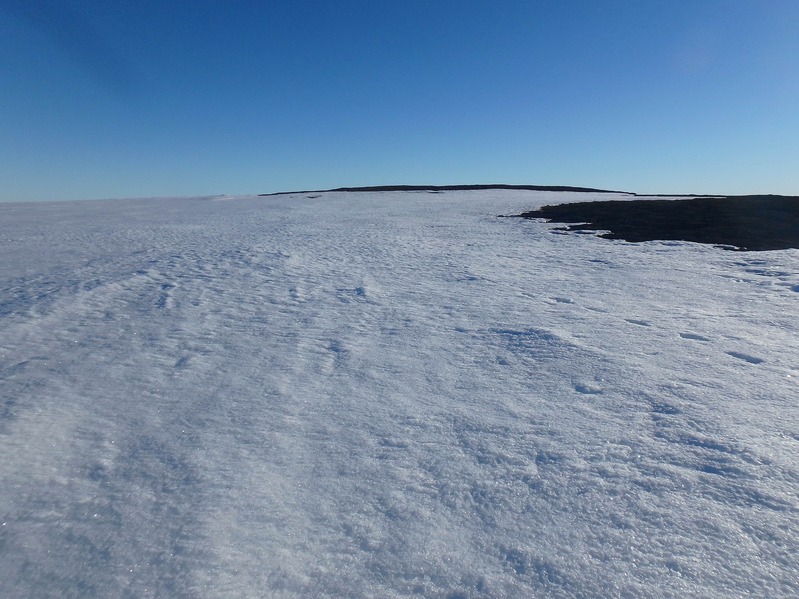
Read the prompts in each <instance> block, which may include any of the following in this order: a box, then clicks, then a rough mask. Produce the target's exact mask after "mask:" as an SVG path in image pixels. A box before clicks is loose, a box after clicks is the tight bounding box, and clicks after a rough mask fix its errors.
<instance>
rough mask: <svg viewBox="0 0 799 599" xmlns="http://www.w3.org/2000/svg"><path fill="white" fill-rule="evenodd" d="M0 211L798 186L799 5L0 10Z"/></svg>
mask: <svg viewBox="0 0 799 599" xmlns="http://www.w3.org/2000/svg"><path fill="white" fill-rule="evenodd" d="M0 80H2V84H0V85H2V87H1V88H0V89H2V93H0V182H1V183H0V201H15V200H21V201H24V200H58V199H91V198H107V197H134V196H166V195H210V194H223V193H228V194H238V193H261V192H273V191H283V190H295V189H316V188H328V187H337V186H343V185H353V186H354V185H380V184H423V183H425V184H427V183H430V184H459V183H500V182H501V183H529V184H540V185H578V186H591V187H602V188H609V189H621V190H628V191H637V192H642V193H730V194H732V193H756V192H762V193H783V194H796V195H799V176H797V173H799V2H797V1H796V0H761V1H755V0H692V1H688V0H685V1H682V0H663V1H660V0H658V1H654V0H652V1H646V0H609V1H604V2H603V1H601V0H584V1H583V0H547V1H536V0H524V1H505V2H503V1H501V0H494V1H480V2H472V1H468V0H460V1H444V0H425V1H416V0H404V1H402V2H400V1H392V2H388V1H385V2H384V1H380V0H371V1H367V0H364V1H351V0H342V1H336V2H319V1H316V2H306V1H304V0H292V1H291V2H243V1H235V0H233V1H231V0H227V1H224V2H222V1H219V2H216V1H207V2H183V1H173V2H169V1H165V0H159V1H154V0H137V1H136V2H120V1H109V2H104V1H98V0H73V1H70V2H66V1H59V0H0Z"/></svg>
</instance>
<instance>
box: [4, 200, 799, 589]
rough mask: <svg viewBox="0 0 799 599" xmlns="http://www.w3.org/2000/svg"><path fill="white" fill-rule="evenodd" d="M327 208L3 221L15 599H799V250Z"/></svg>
mask: <svg viewBox="0 0 799 599" xmlns="http://www.w3.org/2000/svg"><path fill="white" fill-rule="evenodd" d="M314 195H317V197H308V195H307V194H297V195H287V196H276V197H224V198H219V197H214V198H184V199H163V200H118V201H109V202H70V203H57V204H3V205H0V401H1V402H2V403H0V596H2V597H4V598H7V599H12V598H29V597H37V598H48V597H70V598H71V597H75V598H78V597H80V598H87V597H102V598H113V597H131V598H134V597H135V598H146V597H170V598H171V597H174V598H183V597H190V598H245V597H247V598H249V597H412V596H423V597H445V598H449V599H455V598H461V597H585V598H589V597H592V598H593V597H743V596H753V597H754V596H757V597H796V596H797V595H799V499H798V498H799V408H798V407H797V398H799V386H798V385H797V381H799V321H797V308H798V307H799V293H798V292H799V251H796V250H786V251H773V252H732V251H725V250H722V249H718V248H714V247H711V246H706V245H700V244H694V243H682V242H649V243H642V244H631V243H626V242H622V241H608V240H604V239H599V238H597V237H596V236H594V235H593V234H574V233H569V234H563V233H562V232H561V233H558V232H556V231H553V225H551V224H548V223H544V222H539V221H530V220H522V219H509V218H497V215H500V214H515V213H519V212H522V211H525V210H531V209H534V208H537V207H539V206H541V205H544V204H552V203H562V202H564V201H584V200H590V199H595V200H605V199H612V198H615V199H624V198H625V197H627V196H610V197H609V196H608V195H607V194H591V193H542V192H529V191H508V190H501V191H463V192H447V193H435V194H434V193H424V192H421V193H409V192H391V193H389V192H384V193H322V194H314Z"/></svg>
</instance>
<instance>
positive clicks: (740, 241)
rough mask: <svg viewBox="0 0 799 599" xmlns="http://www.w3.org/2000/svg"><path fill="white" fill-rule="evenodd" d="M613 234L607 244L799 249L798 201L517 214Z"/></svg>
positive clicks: (643, 204)
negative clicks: (680, 243) (668, 242)
mask: <svg viewBox="0 0 799 599" xmlns="http://www.w3.org/2000/svg"><path fill="white" fill-rule="evenodd" d="M517 216H519V217H522V218H536V219H537V218H540V219H546V220H548V221H555V222H559V223H567V224H568V223H575V224H571V225H569V226H568V227H566V230H569V231H579V230H590V231H608V232H607V233H602V234H600V237H604V238H606V239H624V240H625V241H631V242H638V241H656V240H681V241H694V242H698V243H708V244H713V245H718V246H722V247H725V248H726V249H734V250H741V251H763V250H784V249H790V248H799V197H797V196H775V195H762V196H759V195H752V196H725V197H701V198H692V199H685V200H683V199H679V200H631V201H624V200H619V201H597V202H579V203H575V204H559V205H556V206H544V207H542V208H540V209H538V210H533V211H531V212H525V213H523V214H519V215H517Z"/></svg>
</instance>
